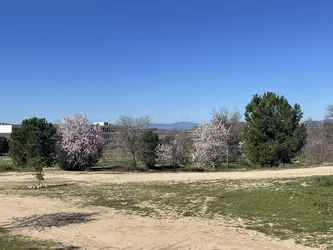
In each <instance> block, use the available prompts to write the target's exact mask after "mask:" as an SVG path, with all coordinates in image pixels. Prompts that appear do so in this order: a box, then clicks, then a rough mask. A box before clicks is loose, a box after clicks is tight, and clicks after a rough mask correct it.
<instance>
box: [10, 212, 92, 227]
mask: <svg viewBox="0 0 333 250" xmlns="http://www.w3.org/2000/svg"><path fill="white" fill-rule="evenodd" d="M95 214H97V213H52V214H44V215H34V216H29V217H23V218H13V222H12V223H11V224H10V225H8V226H9V227H10V228H32V229H45V228H49V227H64V226H67V225H72V224H81V223H86V222H89V221H93V220H94V219H93V218H92V216H93V215H95Z"/></svg>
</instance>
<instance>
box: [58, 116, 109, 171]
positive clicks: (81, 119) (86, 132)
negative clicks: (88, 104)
mask: <svg viewBox="0 0 333 250" xmlns="http://www.w3.org/2000/svg"><path fill="white" fill-rule="evenodd" d="M58 135H59V140H58V155H59V162H60V166H61V167H62V168H63V169H65V170H84V169H87V168H90V167H92V166H93V165H94V164H96V163H97V162H98V161H99V159H100V158H101V157H102V151H103V144H104V141H103V138H102V135H101V130H100V128H99V127H98V126H92V125H91V124H90V123H89V120H88V119H87V117H86V116H84V115H78V114H76V115H74V116H73V117H66V118H64V120H63V121H62V122H61V123H60V124H59V128H58Z"/></svg>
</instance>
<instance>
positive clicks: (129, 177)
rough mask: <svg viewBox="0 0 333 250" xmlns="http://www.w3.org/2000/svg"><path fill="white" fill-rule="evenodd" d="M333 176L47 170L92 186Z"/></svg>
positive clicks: (22, 177)
mask: <svg viewBox="0 0 333 250" xmlns="http://www.w3.org/2000/svg"><path fill="white" fill-rule="evenodd" d="M316 175H318V176H320V175H333V166H325V167H316V168H299V169H287V170H260V171H244V172H212V173H198V172H196V173H184V172H179V173H118V174H116V173H112V172H111V173H110V172H106V173H103V172H102V173H101V172H98V173H87V172H83V173H82V172H81V173H80V172H64V171H50V172H48V171H47V170H46V178H47V179H49V180H50V179H52V180H61V181H64V180H65V181H66V180H67V181H74V182H77V181H79V182H80V181H82V182H91V183H125V182H147V181H197V180H222V179H233V180H237V179H268V178H295V177H306V176H316ZM0 180H1V182H16V181H29V180H34V176H33V174H32V173H7V174H0Z"/></svg>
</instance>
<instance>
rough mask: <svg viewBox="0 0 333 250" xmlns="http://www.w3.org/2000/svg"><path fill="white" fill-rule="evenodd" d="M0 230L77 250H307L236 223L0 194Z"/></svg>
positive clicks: (126, 177) (141, 176)
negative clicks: (1, 228)
mask: <svg viewBox="0 0 333 250" xmlns="http://www.w3.org/2000/svg"><path fill="white" fill-rule="evenodd" d="M332 174H333V167H318V168H306V169H290V170H283V171H250V172H222V173H151V174H147V173H126V174H112V173H73V172H63V171H52V172H46V176H45V177H46V183H47V181H48V180H52V182H53V183H59V184H61V183H66V182H67V183H68V182H81V183H86V184H88V185H98V184H101V183H126V182H147V181H199V180H219V179H265V178H293V177H306V176H313V175H332ZM33 180H34V176H33V175H32V173H6V174H1V175H0V182H1V184H0V185H1V186H2V187H5V186H13V185H21V186H22V185H25V183H31V181H33ZM0 211H1V213H0V225H3V226H5V227H7V228H9V229H10V230H11V232H13V233H14V234H21V235H24V236H29V237H32V238H35V239H42V240H53V241H57V242H62V243H64V244H65V245H71V246H75V247H80V248H81V249H171V250H173V249H207V250H208V249H209V250H213V249H216V250H217V249H270V250H271V249H295V250H297V249H310V248H307V247H304V246H302V245H297V244H295V243H294V241H292V240H288V241H279V240H277V239H275V238H272V237H269V236H266V235H264V234H261V233H258V232H255V231H251V230H246V229H243V228H238V227H237V225H239V224H238V223H242V222H237V221H235V222H232V223H230V221H227V220H224V219H218V220H209V219H203V218H187V217H186V218H178V219H175V218H161V219H156V218H152V217H142V216H139V215H133V214H132V215H129V214H125V213H124V212H121V211H115V210H113V209H110V208H106V207H96V206H88V207H80V206H78V205H77V204H75V203H74V202H70V201H64V200H62V199H49V198H42V197H30V196H29V197H28V196H23V197H21V196H19V195H17V194H16V195H13V194H8V193H7V194H6V192H5V189H3V192H2V191H0Z"/></svg>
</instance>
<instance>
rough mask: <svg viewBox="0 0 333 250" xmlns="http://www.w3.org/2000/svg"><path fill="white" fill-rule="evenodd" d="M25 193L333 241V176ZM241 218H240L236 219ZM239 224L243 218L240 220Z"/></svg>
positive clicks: (74, 187)
mask: <svg viewBox="0 0 333 250" xmlns="http://www.w3.org/2000/svg"><path fill="white" fill-rule="evenodd" d="M19 192H21V193H23V194H26V195H41V196H47V197H53V198H62V199H63V198H70V197H78V198H80V200H81V201H82V203H83V204H84V205H94V206H105V207H110V208H113V209H117V210H123V211H125V212H128V213H136V214H140V215H144V216H153V217H157V218H159V217H164V216H173V217H182V216H196V217H204V218H209V219H212V218H219V217H220V216H222V217H224V218H229V219H231V220H233V221H237V220H238V218H241V219H242V221H243V223H242V224H241V225H243V226H244V227H246V228H249V229H253V230H257V231H260V232H263V233H266V234H269V235H274V236H277V237H279V238H281V239H289V238H293V239H295V240H297V242H299V243H302V244H305V245H312V246H319V245H322V244H328V246H330V247H333V243H332V242H333V177H332V176H326V177H309V178H297V179H281V180H239V181H235V180H233V181H226V180H221V181H202V182H189V183H186V182H152V183H126V184H103V185H93V186H91V185H89V186H86V185H82V184H75V185H68V186H55V187H52V186H51V187H50V188H47V189H42V190H24V191H22V190H19ZM236 224H237V223H236ZM237 225H238V224H237Z"/></svg>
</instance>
